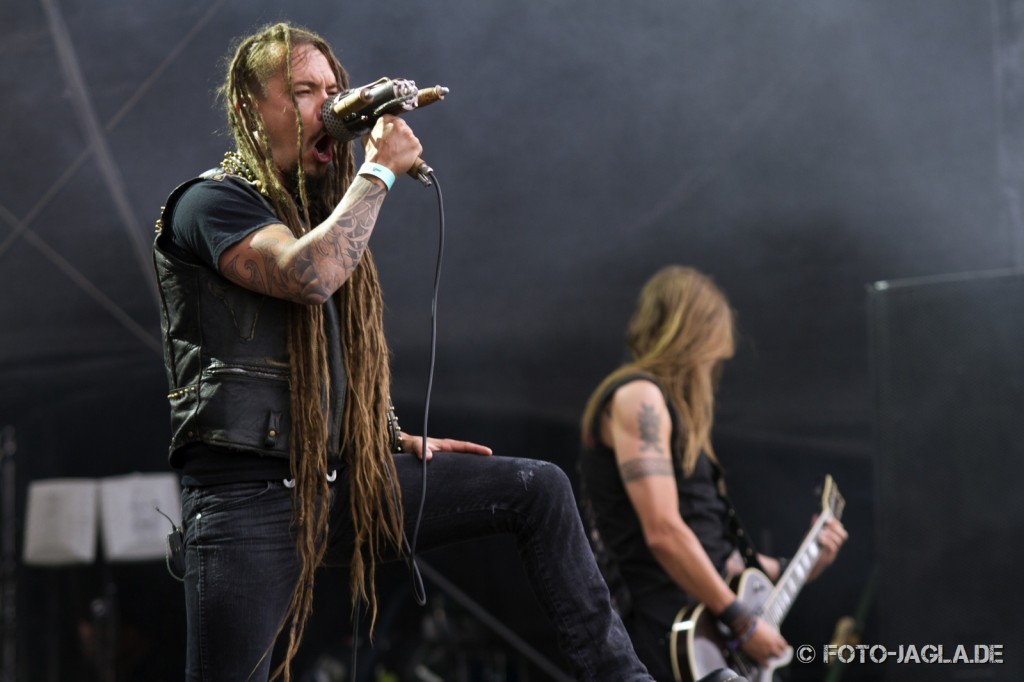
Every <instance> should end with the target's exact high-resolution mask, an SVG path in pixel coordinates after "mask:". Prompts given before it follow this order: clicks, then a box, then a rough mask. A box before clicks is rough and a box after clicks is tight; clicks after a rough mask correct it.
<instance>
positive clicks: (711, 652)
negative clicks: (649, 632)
mask: <svg viewBox="0 0 1024 682" xmlns="http://www.w3.org/2000/svg"><path fill="white" fill-rule="evenodd" d="M732 587H733V590H734V591H735V592H736V596H737V598H738V599H739V600H740V602H742V603H743V604H745V605H746V606H747V607H748V608H749V609H750V610H751V611H753V612H754V613H760V611H761V606H762V605H763V604H764V602H765V600H766V599H767V598H768V595H769V594H771V591H772V587H773V585H772V581H771V580H769V578H768V576H766V575H765V574H764V573H762V572H761V571H759V570H757V569H756V568H748V569H747V570H745V571H743V573H741V574H740V575H739V576H738V578H736V579H735V580H734V581H733V586H732ZM730 637H731V634H730V633H729V631H728V630H727V629H726V628H725V627H724V626H722V625H720V624H719V623H718V620H717V619H716V618H715V617H714V616H713V615H711V613H710V612H709V611H708V610H707V609H705V608H704V605H703V604H697V605H696V606H688V607H686V608H684V609H683V610H682V611H680V612H679V615H678V616H676V623H675V625H674V626H673V627H672V633H671V634H670V635H669V647H670V654H671V656H672V671H673V673H675V678H676V682H697V680H699V679H701V678H702V677H704V676H705V675H708V674H710V673H712V672H714V671H715V670H718V669H719V668H730V669H732V670H734V671H735V672H737V673H739V674H740V675H742V676H743V677H745V678H747V679H748V680H750V682H771V679H772V674H773V672H774V671H775V669H776V668H781V667H782V666H784V665H788V664H789V662H790V661H791V660H792V659H793V650H792V649H789V650H787V652H786V654H785V655H784V656H783V657H782V658H779V659H775V660H773V661H771V662H770V663H769V665H768V666H765V667H759V666H758V665H757V664H756V663H755V662H754V661H752V660H751V659H750V658H749V657H747V656H745V655H744V654H743V652H741V651H733V650H732V649H730V648H729V646H728V641H729V638H730Z"/></svg>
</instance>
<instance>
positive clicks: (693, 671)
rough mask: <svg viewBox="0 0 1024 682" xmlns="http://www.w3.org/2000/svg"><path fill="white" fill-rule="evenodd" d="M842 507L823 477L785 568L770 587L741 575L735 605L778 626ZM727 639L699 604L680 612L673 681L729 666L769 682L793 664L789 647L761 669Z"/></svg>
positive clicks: (673, 634)
mask: <svg viewBox="0 0 1024 682" xmlns="http://www.w3.org/2000/svg"><path fill="white" fill-rule="evenodd" d="M845 506H846V501H845V500H844V499H843V496H842V495H841V494H840V493H839V489H838V488H837V487H836V485H835V481H833V480H832V477H831V476H825V483H824V485H823V486H822V493H821V513H820V514H819V515H818V519H817V521H815V522H814V524H813V525H812V526H811V530H810V532H808V533H807V535H806V536H805V537H804V539H803V542H802V543H800V548H799V549H798V550H797V552H796V554H795V555H794V556H793V559H792V561H790V563H789V566H788V567H787V568H786V570H785V571H783V572H782V575H781V576H779V580H778V582H776V583H774V584H773V583H772V581H771V580H769V579H768V576H766V575H765V574H764V573H762V572H761V571H759V570H757V569H756V568H748V569H747V570H745V571H743V573H740V575H739V576H738V577H737V578H736V579H735V580H734V581H733V583H732V584H731V585H730V587H731V588H732V590H733V592H735V593H736V598H737V599H738V600H739V601H740V603H741V604H744V605H745V606H746V607H747V609H748V610H749V611H750V612H751V613H754V614H756V615H757V616H758V617H760V618H761V619H762V620H763V621H764V622H766V623H768V624H769V625H771V626H772V627H775V628H778V627H779V626H780V625H782V619H783V618H785V617H786V613H788V612H789V607H790V606H791V605H792V603H793V600H794V599H796V596H797V594H799V592H800V588H802V587H803V585H804V583H805V582H806V581H807V576H808V575H809V574H810V572H811V570H812V568H813V566H814V564H815V562H816V561H817V559H818V554H819V553H820V551H821V550H820V548H819V547H818V543H817V537H818V531H820V530H821V528H822V526H823V525H824V524H825V522H826V521H827V520H828V519H832V518H834V519H839V518H840V517H841V516H842V513H843V509H844V508H845ZM731 637H733V635H732V633H731V632H729V629H728V628H726V627H725V626H724V625H722V624H720V623H719V622H718V619H717V618H715V617H714V616H713V615H712V614H711V613H709V612H708V611H707V610H706V609H705V608H704V605H703V604H697V605H696V606H688V607H686V608H684V609H682V610H681V611H680V612H679V613H678V614H677V615H676V620H675V623H673V624H672V630H671V631H670V632H669V635H668V641H669V656H670V657H671V662H672V672H673V674H674V676H675V679H676V682H697V681H698V680H700V679H701V678H703V677H705V676H707V675H708V674H710V673H712V672H714V671H715V670H718V669H719V668H730V669H732V670H733V671H735V672H737V673H739V674H740V675H742V676H743V677H745V678H746V679H747V680H749V681H750V682H771V680H772V676H773V673H774V671H775V670H776V669H778V668H781V667H782V666H784V665H789V663H790V661H792V660H793V649H792V648H788V649H786V651H785V653H784V654H783V655H782V656H781V657H779V658H776V659H772V660H771V661H769V662H768V664H767V665H765V666H758V665H757V664H756V663H755V662H754V661H752V660H751V659H750V658H749V657H748V656H746V655H745V654H743V652H741V651H738V650H737V651H734V650H732V649H730V648H729V639H730V638H731Z"/></svg>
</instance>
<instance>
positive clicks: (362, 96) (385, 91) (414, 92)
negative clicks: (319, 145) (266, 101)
mask: <svg viewBox="0 0 1024 682" xmlns="http://www.w3.org/2000/svg"><path fill="white" fill-rule="evenodd" d="M447 94H448V88H445V87H442V86H440V85H435V86H434V87H432V88H424V89H423V90H420V89H418V88H417V87H416V83H415V81H411V80H406V79H404V78H381V79H380V80H377V81H374V82H373V83H370V84H369V85H364V86H363V87H361V88H352V89H351V90H346V91H345V92H339V93H338V94H337V95H335V96H334V97H332V98H331V99H329V100H327V101H326V102H324V105H323V110H322V112H321V113H322V115H323V119H324V128H326V130H327V134H328V135H330V136H331V137H333V138H334V139H336V140H339V141H341V142H348V141H349V140H354V139H355V138H357V137H362V136H363V135H365V134H366V133H368V132H370V130H371V129H372V128H373V124H374V123H376V122H377V119H378V118H380V117H381V116H383V115H384V114H394V115H396V116H397V115H400V114H403V113H405V112H407V111H412V110H413V109H416V108H418V107H423V106H426V105H428V104H433V103H434V102H437V101H438V100H442V99H444V96H445V95H447ZM433 172H434V171H433V169H432V168H431V167H430V166H428V165H427V164H426V163H424V162H423V159H416V163H414V164H413V166H412V168H410V169H409V175H411V176H412V177H414V178H416V179H417V180H419V181H420V182H422V183H423V184H424V186H427V187H429V186H430V184H431V183H430V174H431V173H433Z"/></svg>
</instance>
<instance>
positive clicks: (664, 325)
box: [581, 265, 735, 476]
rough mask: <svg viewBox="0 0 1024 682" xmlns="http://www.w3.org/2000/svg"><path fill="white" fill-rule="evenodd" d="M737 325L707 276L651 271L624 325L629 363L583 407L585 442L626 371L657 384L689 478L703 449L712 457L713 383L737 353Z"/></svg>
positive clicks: (675, 269) (682, 270)
mask: <svg viewBox="0 0 1024 682" xmlns="http://www.w3.org/2000/svg"><path fill="white" fill-rule="evenodd" d="M734 324H735V322H734V316H733V312H732V309H731V308H730V307H729V302H728V300H726V298H725V295H724V294H723V293H722V292H721V290H719V288H718V287H717V286H716V285H715V283H714V282H713V281H712V280H711V278H710V277H708V276H706V275H704V274H702V273H701V272H699V271H697V270H695V269H694V268H691V267H686V266H681V265H670V266H667V267H664V268H662V269H661V270H659V271H658V272H656V273H655V274H654V275H653V276H652V277H651V278H650V279H649V280H648V281H647V283H646V284H644V286H643V288H642V289H641V291H640V296H639V298H638V299H637V304H636V308H635V309H634V312H633V316H632V318H631V319H630V321H629V326H628V327H627V331H626V346H627V347H628V349H629V352H630V358H631V359H630V360H629V361H628V362H626V363H625V364H623V365H622V366H620V367H619V368H618V369H616V370H615V371H614V372H612V373H611V374H609V375H608V376H607V377H605V379H604V380H603V381H602V382H601V383H600V385H599V386H598V387H597V389H596V390H595V391H594V392H593V393H592V394H591V396H590V399H589V400H588V402H587V406H586V409H585V410H584V413H583V419H582V422H581V431H582V437H583V441H584V443H588V444H591V443H592V440H593V438H592V435H591V434H592V433H593V430H594V427H595V420H596V419H597V418H598V417H599V416H600V415H599V412H600V410H601V408H602V405H601V399H602V396H603V394H604V393H605V392H606V391H607V390H608V388H609V387H610V386H612V385H613V384H615V383H616V382H618V381H620V380H621V379H622V378H623V377H625V376H628V375H630V374H635V373H646V374H649V375H651V376H653V377H654V378H655V379H656V380H657V381H658V383H659V384H660V385H661V387H662V389H663V390H664V392H665V394H666V396H667V397H668V400H669V402H670V403H671V405H672V407H673V409H674V410H675V412H676V414H677V415H678V417H679V428H678V429H677V433H676V437H677V438H678V439H679V441H678V442H677V443H676V444H675V445H676V446H677V447H676V450H680V449H681V451H682V453H683V454H682V462H681V465H682V468H683V473H684V474H685V475H687V476H689V475H690V474H692V473H693V469H694V466H695V465H696V462H697V458H698V456H699V455H700V453H701V450H703V451H705V452H706V453H707V455H708V457H710V458H711V459H712V460H715V451H714V448H713V447H712V445H711V426H712V423H713V421H714V404H715V387H716V386H715V384H716V381H717V374H718V371H719V370H720V367H721V364H722V362H723V361H724V360H725V359H726V358H729V357H732V354H733V351H734V342H733V335H734Z"/></svg>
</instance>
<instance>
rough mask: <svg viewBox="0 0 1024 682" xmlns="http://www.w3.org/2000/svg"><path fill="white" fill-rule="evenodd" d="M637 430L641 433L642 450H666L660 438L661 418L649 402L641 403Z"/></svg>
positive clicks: (659, 451) (658, 451) (637, 418)
mask: <svg viewBox="0 0 1024 682" xmlns="http://www.w3.org/2000/svg"><path fill="white" fill-rule="evenodd" d="M636 426H637V432H638V433H639V434H640V451H641V452H643V451H646V450H654V451H655V452H657V453H661V452H664V451H663V450H662V449H661V442H660V441H659V439H658V430H659V426H660V424H659V418H658V413H657V412H655V410H654V406H653V405H650V404H648V403H643V404H641V405H640V412H639V414H637V417H636Z"/></svg>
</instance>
